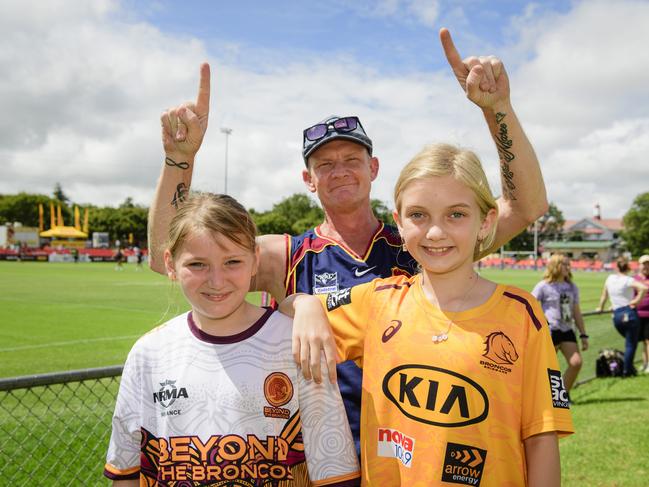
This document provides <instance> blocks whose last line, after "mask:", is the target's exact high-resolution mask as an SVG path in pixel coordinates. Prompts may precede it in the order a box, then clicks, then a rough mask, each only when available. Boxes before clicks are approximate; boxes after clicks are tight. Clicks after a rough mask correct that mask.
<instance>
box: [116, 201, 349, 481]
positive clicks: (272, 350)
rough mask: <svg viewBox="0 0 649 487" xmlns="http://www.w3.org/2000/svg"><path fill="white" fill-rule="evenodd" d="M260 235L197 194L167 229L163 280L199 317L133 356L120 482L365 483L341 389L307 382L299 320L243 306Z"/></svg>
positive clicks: (171, 327)
mask: <svg viewBox="0 0 649 487" xmlns="http://www.w3.org/2000/svg"><path fill="white" fill-rule="evenodd" d="M255 236H256V229H255V225H254V223H253V221H252V218H251V217H250V215H249V214H248V212H247V211H246V210H245V209H244V208H243V207H242V206H241V205H240V204H239V203H238V202H236V201H235V200H234V199H233V198H231V197H229V196H225V195H213V194H209V193H204V194H195V195H191V196H189V198H188V199H187V201H186V202H185V203H184V204H183V205H182V206H181V208H180V209H179V210H178V213H177V214H176V216H175V217H174V218H173V220H172V221H171V225H170V228H169V238H168V244H167V246H166V250H165V252H164V259H165V265H166V268H167V274H168V276H169V278H170V279H171V280H172V281H175V282H178V283H179V284H180V288H181V289H182V292H183V294H184V295H185V297H186V298H187V301H188V302H189V304H190V306H191V310H190V311H189V312H186V313H183V314H181V315H179V316H177V317H175V318H173V319H171V320H170V321H168V322H167V323H165V324H163V325H161V326H159V327H157V328H155V329H154V330H152V331H150V332H149V333H147V334H146V335H145V336H143V337H142V338H140V339H139V340H138V341H137V343H136V344H135V345H134V346H133V348H132V350H131V352H130V353H129V355H128V358H127V360H126V365H125V366H124V372H123V375H122V380H121V383H120V387H119V393H118V397H117V404H116V406H115V413H114V415H113V430H112V435H111V438H110V445H109V448H108V454H107V458H106V465H105V469H104V474H105V475H106V476H107V477H108V478H110V479H112V480H113V481H114V484H113V485H115V486H138V485H177V486H181V485H182V486H189V485H192V486H199V485H203V486H208V485H222V486H225V485H240V486H243V485H247V486H253V485H259V486H261V485H271V484H272V485H292V486H296V487H302V486H309V485H323V486H341V487H342V486H345V487H347V486H353V485H359V484H360V480H359V469H358V463H357V457H356V452H355V448H354V443H353V440H352V436H351V431H350V429H349V425H348V424H347V422H346V421H345V420H344V417H345V410H344V407H343V403H342V399H341V397H340V392H339V391H338V388H337V387H336V386H335V385H332V384H330V383H328V382H327V381H325V382H324V383H322V384H317V383H315V382H313V381H306V380H305V379H304V378H303V377H302V374H301V373H300V372H299V371H298V369H297V367H296V366H295V364H294V363H293V358H292V356H291V321H290V320H289V319H288V318H287V317H286V316H284V315H282V314H280V313H279V312H274V311H273V310H272V309H264V308H259V307H257V306H253V305H252V304H249V303H248V302H247V301H246V294H247V293H248V288H249V286H250V281H251V280H252V279H253V278H254V276H255V274H256V273H257V269H258V264H259V249H258V247H257V244H256V242H255ZM311 482H312V483H311Z"/></svg>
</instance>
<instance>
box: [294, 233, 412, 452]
mask: <svg viewBox="0 0 649 487" xmlns="http://www.w3.org/2000/svg"><path fill="white" fill-rule="evenodd" d="M402 245H403V244H402V241H401V237H400V236H399V232H398V230H397V229H396V228H395V227H393V226H389V225H384V224H383V223H381V224H379V226H378V228H377V230H376V233H375V234H374V236H373V237H372V240H371V241H370V242H369V246H368V248H367V249H366V251H365V253H364V254H363V255H357V254H355V253H354V252H353V251H352V250H350V249H348V248H346V247H345V246H344V245H342V244H340V243H339V242H336V241H335V240H333V239H330V238H327V237H324V236H323V235H322V233H321V232H320V229H319V227H317V228H314V229H311V230H308V231H307V232H305V233H304V234H302V235H300V236H297V237H289V236H287V247H288V248H287V255H288V262H287V263H286V268H287V269H288V271H287V273H286V295H287V296H289V295H291V294H294V293H307V294H327V293H328V294H329V296H337V297H338V299H339V300H340V302H343V301H344V300H345V298H346V297H347V296H348V294H349V289H350V288H351V287H352V286H357V285H358V284H363V283H366V282H370V281H372V280H373V279H376V278H379V277H390V276H399V275H405V276H412V275H414V274H415V273H416V272H417V262H416V261H415V260H414V259H413V258H412V257H411V256H410V254H409V253H408V252H406V251H404V250H403V247H402ZM336 369H337V374H338V386H339V388H340V393H341V395H342V398H343V402H344V404H345V411H346V412H347V419H348V421H349V425H350V427H351V429H352V435H353V436H354V441H355V442H356V447H357V449H358V448H360V408H361V382H362V376H363V373H362V371H361V369H359V368H358V366H357V365H356V364H354V363H353V362H350V361H348V362H344V363H342V364H339V365H338V366H337V367H336Z"/></svg>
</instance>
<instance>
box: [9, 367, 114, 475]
mask: <svg viewBox="0 0 649 487" xmlns="http://www.w3.org/2000/svg"><path fill="white" fill-rule="evenodd" d="M121 374H122V366H115V367H106V368H99V369H86V370H79V371H71V372H62V373H55V374H43V375H34V376H27V377H16V378H9V379H0V479H2V480H1V481H0V484H2V485H11V486H18V485H29V486H32V485H65V486H68V485H71V486H92V485H108V484H109V482H108V481H107V480H104V479H103V477H102V471H103V466H104V461H105V456H106V448H107V447H108V440H109V438H110V431H111V417H112V414H113V408H114V405H115V398H116V397H117V390H118V389H119V378H120V376H121Z"/></svg>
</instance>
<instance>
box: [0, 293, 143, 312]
mask: <svg viewBox="0 0 649 487" xmlns="http://www.w3.org/2000/svg"><path fill="white" fill-rule="evenodd" d="M0 301H10V302H20V303H32V304H49V305H52V306H55V307H57V308H59V307H60V308H88V309H89V310H93V309H108V310H111V311H129V312H131V313H151V311H150V310H144V309H139V308H128V307H126V306H107V305H104V304H93V305H89V304H85V303H64V302H61V301H45V300H37V299H22V298H10V297H3V296H0Z"/></svg>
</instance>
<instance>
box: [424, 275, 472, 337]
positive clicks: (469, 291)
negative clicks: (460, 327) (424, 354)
mask: <svg viewBox="0 0 649 487" xmlns="http://www.w3.org/2000/svg"><path fill="white" fill-rule="evenodd" d="M473 275H474V276H475V277H476V279H475V281H474V282H473V284H472V285H471V287H470V288H469V290H468V291H467V292H466V293H465V294H464V297H463V298H462V301H461V302H460V306H458V308H457V311H456V313H458V312H460V311H461V310H462V306H464V302H465V301H466V298H467V297H469V294H470V293H471V291H473V288H474V287H475V285H476V284H477V283H478V279H479V278H480V276H478V275H477V274H476V273H475V272H474V273H473ZM452 326H453V320H452V319H450V320H448V328H446V331H445V332H443V333H440V334H438V335H433V336H432V340H433V343H442V342H445V341H446V340H448V334H449V333H450V331H451V327H452Z"/></svg>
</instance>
